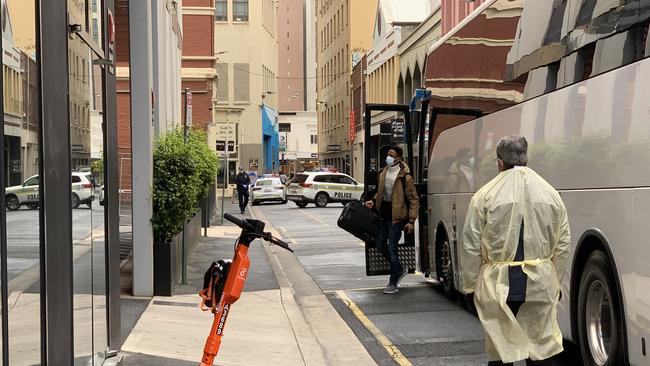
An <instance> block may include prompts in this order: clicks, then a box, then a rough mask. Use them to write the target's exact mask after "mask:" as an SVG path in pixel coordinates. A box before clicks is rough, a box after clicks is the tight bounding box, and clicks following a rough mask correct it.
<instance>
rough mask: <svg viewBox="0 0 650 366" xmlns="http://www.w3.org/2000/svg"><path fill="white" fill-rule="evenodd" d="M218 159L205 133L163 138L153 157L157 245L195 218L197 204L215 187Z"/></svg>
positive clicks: (173, 134)
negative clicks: (208, 143)
mask: <svg viewBox="0 0 650 366" xmlns="http://www.w3.org/2000/svg"><path fill="white" fill-rule="evenodd" d="M218 169H219V159H218V158H217V155H216V153H215V152H214V151H212V150H211V149H210V148H209V147H208V145H207V135H206V133H205V132H202V131H198V130H193V131H191V132H190V133H189V137H188V139H187V142H185V139H184V136H183V131H182V130H176V131H173V132H170V133H167V134H166V135H164V136H162V137H160V139H159V140H158V141H157V144H156V147H155V150H154V153H153V218H152V219H151V222H152V224H153V230H154V237H155V240H156V242H168V241H171V240H172V239H173V238H174V236H176V235H177V234H178V233H179V232H181V231H182V230H183V225H184V224H185V222H186V220H187V219H189V218H190V217H192V215H194V214H195V213H196V212H197V210H198V208H197V203H198V201H199V200H200V199H201V198H204V197H206V196H207V194H208V191H209V189H210V187H212V186H213V185H214V183H215V179H216V176H217V170H218Z"/></svg>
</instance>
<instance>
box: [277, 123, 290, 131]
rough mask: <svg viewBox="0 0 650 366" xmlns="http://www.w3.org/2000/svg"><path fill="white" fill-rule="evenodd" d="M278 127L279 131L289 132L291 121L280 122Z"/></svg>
mask: <svg viewBox="0 0 650 366" xmlns="http://www.w3.org/2000/svg"><path fill="white" fill-rule="evenodd" d="M278 128H279V131H280V132H291V123H280V124H279V125H278Z"/></svg>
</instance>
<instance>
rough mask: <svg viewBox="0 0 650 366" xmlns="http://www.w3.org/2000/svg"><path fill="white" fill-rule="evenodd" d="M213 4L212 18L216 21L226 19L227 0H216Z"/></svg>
mask: <svg viewBox="0 0 650 366" xmlns="http://www.w3.org/2000/svg"><path fill="white" fill-rule="evenodd" d="M214 6H215V14H214V20H216V21H218V22H225V21H228V0H216V1H215V4H214Z"/></svg>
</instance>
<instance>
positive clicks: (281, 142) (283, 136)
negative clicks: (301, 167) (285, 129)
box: [280, 135, 287, 151]
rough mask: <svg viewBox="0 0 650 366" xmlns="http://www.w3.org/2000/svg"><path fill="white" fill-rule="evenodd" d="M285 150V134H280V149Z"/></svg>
mask: <svg viewBox="0 0 650 366" xmlns="http://www.w3.org/2000/svg"><path fill="white" fill-rule="evenodd" d="M286 150H287V136H286V135H280V151H286Z"/></svg>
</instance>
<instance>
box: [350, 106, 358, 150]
mask: <svg viewBox="0 0 650 366" xmlns="http://www.w3.org/2000/svg"><path fill="white" fill-rule="evenodd" d="M356 135H357V120H356V113H355V112H354V109H353V110H351V111H350V143H353V142H354V138H355V137H356Z"/></svg>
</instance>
